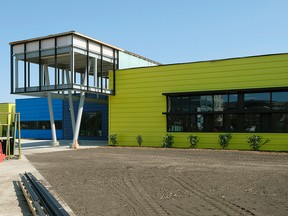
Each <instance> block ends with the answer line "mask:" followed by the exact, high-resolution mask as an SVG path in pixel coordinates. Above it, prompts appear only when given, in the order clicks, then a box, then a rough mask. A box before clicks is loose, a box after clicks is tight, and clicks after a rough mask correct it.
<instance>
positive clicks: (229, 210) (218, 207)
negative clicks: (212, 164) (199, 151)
mask: <svg viewBox="0 0 288 216" xmlns="http://www.w3.org/2000/svg"><path fill="white" fill-rule="evenodd" d="M170 178H171V179H173V180H174V181H175V182H176V183H178V184H179V185H180V186H181V187H183V188H184V189H185V190H187V191H189V192H190V193H191V194H192V195H193V196H195V197H196V198H199V199H201V200H203V201H205V202H206V203H207V204H208V205H210V206H211V207H212V208H213V209H211V210H212V211H213V212H214V211H218V212H221V214H220V215H223V214H225V215H251V216H255V214H254V213H253V212H251V211H249V210H247V209H245V208H243V207H241V206H239V205H236V204H234V203H232V202H230V201H227V200H225V199H224V198H222V197H219V198H218V199H217V198H214V197H212V196H210V195H209V194H207V193H206V192H205V189H203V188H201V186H199V185H197V184H196V183H195V182H194V181H193V180H192V179H191V178H189V177H185V176H181V177H175V176H170ZM199 188H201V190H200V189H199Z"/></svg>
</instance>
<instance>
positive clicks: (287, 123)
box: [272, 113, 288, 133]
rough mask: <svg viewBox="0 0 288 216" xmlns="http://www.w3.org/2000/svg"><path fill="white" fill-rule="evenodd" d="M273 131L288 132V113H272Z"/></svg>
mask: <svg viewBox="0 0 288 216" xmlns="http://www.w3.org/2000/svg"><path fill="white" fill-rule="evenodd" d="M272 126H273V132H277V133H287V132H288V113H273V114H272Z"/></svg>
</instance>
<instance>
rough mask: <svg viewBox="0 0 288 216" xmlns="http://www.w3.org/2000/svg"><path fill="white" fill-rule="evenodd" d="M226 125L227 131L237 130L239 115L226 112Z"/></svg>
mask: <svg viewBox="0 0 288 216" xmlns="http://www.w3.org/2000/svg"><path fill="white" fill-rule="evenodd" d="M224 127H225V131H226V132H237V131H238V130H239V128H238V115H237V114H226V115H224Z"/></svg>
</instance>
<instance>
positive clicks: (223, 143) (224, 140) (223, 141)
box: [218, 133, 232, 149]
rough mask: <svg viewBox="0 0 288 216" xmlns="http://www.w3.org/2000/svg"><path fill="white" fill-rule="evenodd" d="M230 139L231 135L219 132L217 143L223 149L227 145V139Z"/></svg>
mask: <svg viewBox="0 0 288 216" xmlns="http://www.w3.org/2000/svg"><path fill="white" fill-rule="evenodd" d="M231 139H232V135H231V134H229V133H227V134H220V135H219V140H218V141H219V144H220V145H221V147H222V148H223V149H225V148H227V147H228V144H229V141H230V140H231Z"/></svg>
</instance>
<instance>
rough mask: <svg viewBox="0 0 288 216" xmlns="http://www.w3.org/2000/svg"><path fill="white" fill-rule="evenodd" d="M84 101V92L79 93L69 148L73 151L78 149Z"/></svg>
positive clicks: (86, 71)
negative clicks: (71, 141)
mask: <svg viewBox="0 0 288 216" xmlns="http://www.w3.org/2000/svg"><path fill="white" fill-rule="evenodd" d="M90 65H91V60H90V61H89V63H88V65H87V67H86V70H85V74H84V78H83V79H82V80H83V82H82V85H83V86H84V87H85V85H86V84H87V76H88V73H89V71H90ZM81 89H82V88H81ZM84 101H85V92H83V91H81V93H80V101H79V107H78V114H77V120H76V125H75V130H74V137H73V143H72V145H71V146H70V147H71V148H74V149H77V148H79V144H78V138H79V131H80V125H81V119H82V113H83V107H84Z"/></svg>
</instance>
